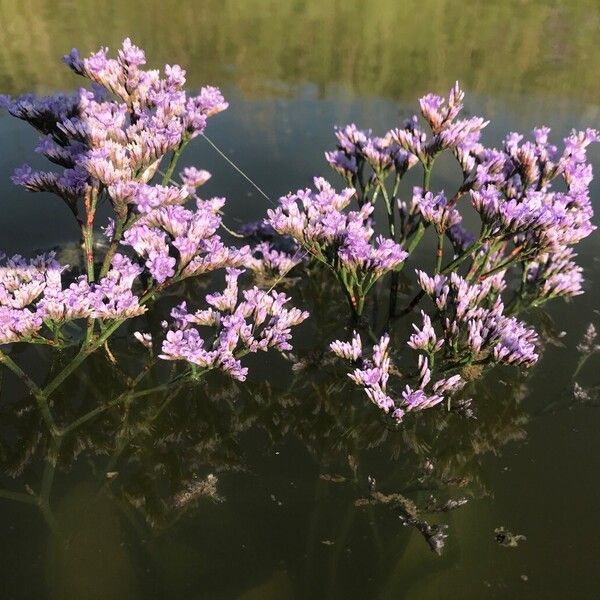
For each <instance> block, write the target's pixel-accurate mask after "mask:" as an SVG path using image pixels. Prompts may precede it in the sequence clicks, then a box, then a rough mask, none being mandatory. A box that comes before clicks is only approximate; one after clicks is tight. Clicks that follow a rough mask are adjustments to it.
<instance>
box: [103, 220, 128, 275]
mask: <svg viewBox="0 0 600 600" xmlns="http://www.w3.org/2000/svg"><path fill="white" fill-rule="evenodd" d="M124 227H125V219H120V218H117V220H116V222H115V231H114V233H113V237H112V240H111V242H110V246H109V247H108V250H107V252H106V255H105V256H104V260H103V261H102V268H101V269H100V279H102V278H103V277H105V276H106V274H107V273H108V271H109V270H110V264H111V262H112V259H113V258H114V256H115V254H116V253H117V250H118V248H119V244H120V243H121V237H122V236H123V231H124Z"/></svg>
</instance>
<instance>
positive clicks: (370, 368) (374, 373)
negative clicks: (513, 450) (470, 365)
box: [330, 332, 465, 421]
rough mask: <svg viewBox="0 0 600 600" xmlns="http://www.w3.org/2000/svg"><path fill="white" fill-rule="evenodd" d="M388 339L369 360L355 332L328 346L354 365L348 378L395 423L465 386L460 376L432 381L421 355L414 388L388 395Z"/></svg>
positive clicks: (407, 387)
mask: <svg viewBox="0 0 600 600" xmlns="http://www.w3.org/2000/svg"><path fill="white" fill-rule="evenodd" d="M389 342H390V338H389V336H388V335H384V336H383V337H381V339H380V340H379V342H378V343H377V344H375V345H374V346H373V354H372V357H371V358H366V357H364V356H363V347H362V342H361V339H360V335H359V334H358V333H356V332H354V334H353V337H352V341H351V342H341V341H339V340H336V341H335V342H332V343H331V346H330V347H331V350H332V352H334V354H336V355H337V356H339V357H340V358H343V359H346V360H348V361H350V362H351V364H353V365H355V368H354V369H353V370H352V371H350V372H349V373H348V377H350V379H352V381H354V383H356V385H358V386H360V387H361V388H362V389H363V390H364V391H365V393H366V394H367V396H368V397H369V399H370V400H371V402H373V404H375V405H376V406H378V407H379V408H381V409H382V410H383V411H384V412H386V413H390V414H391V415H392V417H393V418H394V419H395V420H396V421H401V420H402V418H403V417H404V415H405V414H406V413H407V412H414V411H419V410H424V409H426V408H430V407H432V406H435V405H436V404H439V403H440V402H442V401H443V400H444V397H449V396H451V395H452V394H454V393H455V392H457V391H459V390H461V389H462V388H463V386H464V384H465V382H464V381H463V379H462V378H461V377H460V375H453V376H451V377H448V378H446V377H442V378H438V379H437V380H436V381H433V373H432V370H431V368H430V366H429V360H428V358H427V357H426V356H425V355H423V354H420V355H419V359H418V371H419V372H418V377H417V378H416V384H415V385H414V387H412V386H410V385H406V386H405V388H404V390H403V391H402V394H401V397H400V398H398V399H394V398H393V397H392V396H390V395H389V392H388V389H387V388H388V380H389V376H390V368H391V362H390V357H389V350H388V346H389Z"/></svg>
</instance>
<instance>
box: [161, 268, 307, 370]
mask: <svg viewBox="0 0 600 600" xmlns="http://www.w3.org/2000/svg"><path fill="white" fill-rule="evenodd" d="M241 273H243V271H242V270H239V269H231V268H230V269H227V286H226V288H225V289H224V290H223V292H221V293H215V294H209V295H207V296H206V302H207V304H208V305H209V306H210V308H207V309H202V310H198V311H196V312H194V313H189V312H188V311H187V307H186V303H185V302H184V303H182V304H181V305H179V306H178V307H177V308H175V309H174V310H173V311H172V313H171V316H172V317H173V319H174V326H173V327H172V328H171V329H170V330H169V331H168V333H167V335H166V338H165V340H164V342H163V344H162V354H161V355H160V358H162V359H164V360H183V361H187V362H188V363H191V364H192V365H194V366H196V367H201V368H202V369H207V370H208V369H220V370H222V371H224V372H225V373H227V374H229V375H230V376H231V377H233V378H234V379H238V380H240V381H244V380H245V379H246V375H247V373H248V369H247V368H246V367H243V366H242V364H241V362H240V358H241V357H242V356H244V355H245V354H247V353H248V352H257V351H259V350H261V351H266V350H268V349H269V348H275V349H276V350H278V351H280V352H284V351H287V350H291V348H292V347H291V345H290V343H289V340H290V338H291V333H290V330H291V328H292V327H294V326H296V325H299V324H300V323H302V321H304V320H305V319H306V318H307V317H308V313H307V312H303V311H301V310H299V309H297V308H286V307H285V305H286V304H287V303H288V302H289V298H287V297H286V296H285V294H280V293H277V292H275V291H271V292H265V291H262V290H259V289H258V288H256V287H254V288H252V289H248V290H244V291H243V292H242V294H241V298H240V293H239V290H238V278H239V276H240V274H241ZM198 326H204V327H210V328H213V329H215V330H216V333H215V335H214V336H211V337H210V339H211V340H213V341H212V342H211V343H209V344H207V343H206V341H205V339H204V338H202V337H201V335H200V332H199V330H198V329H197V327H198Z"/></svg>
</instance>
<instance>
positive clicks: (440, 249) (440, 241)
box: [435, 232, 444, 274]
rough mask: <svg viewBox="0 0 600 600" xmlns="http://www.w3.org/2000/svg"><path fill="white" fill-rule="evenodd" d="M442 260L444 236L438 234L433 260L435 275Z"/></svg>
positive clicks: (439, 268) (440, 267)
mask: <svg viewBox="0 0 600 600" xmlns="http://www.w3.org/2000/svg"><path fill="white" fill-rule="evenodd" d="M443 258H444V234H443V233H439V232H438V243H437V250H436V258H435V272H436V274H437V273H439V272H440V270H441V269H442V259H443Z"/></svg>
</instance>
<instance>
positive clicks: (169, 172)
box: [161, 139, 189, 185]
mask: <svg viewBox="0 0 600 600" xmlns="http://www.w3.org/2000/svg"><path fill="white" fill-rule="evenodd" d="M188 142H189V140H187V139H185V140H183V141H182V142H181V144H180V145H179V146H178V147H177V148H176V149H175V150H173V154H171V159H170V160H169V165H168V166H167V170H166V171H165V173H164V175H163V178H162V182H161V185H167V184H168V183H169V182H170V181H171V178H172V177H173V172H174V171H175V167H176V166H177V161H178V160H179V157H180V156H181V153H182V152H183V150H184V148H185V147H186V146H187V145H188Z"/></svg>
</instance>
